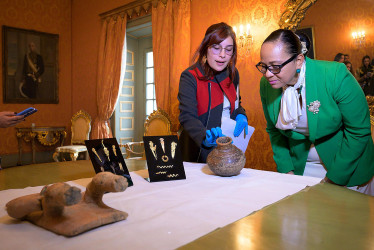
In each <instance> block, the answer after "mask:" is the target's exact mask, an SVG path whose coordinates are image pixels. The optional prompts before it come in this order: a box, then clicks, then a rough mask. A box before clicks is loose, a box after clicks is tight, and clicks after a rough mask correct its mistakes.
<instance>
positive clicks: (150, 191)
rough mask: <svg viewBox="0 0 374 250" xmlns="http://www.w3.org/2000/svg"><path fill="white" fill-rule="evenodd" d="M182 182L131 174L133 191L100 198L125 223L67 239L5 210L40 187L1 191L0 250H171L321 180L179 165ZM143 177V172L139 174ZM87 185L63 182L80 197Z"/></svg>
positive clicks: (201, 165) (257, 171)
mask: <svg viewBox="0 0 374 250" xmlns="http://www.w3.org/2000/svg"><path fill="white" fill-rule="evenodd" d="M184 167H185V171H186V176H187V179H186V180H177V181H166V182H156V183H149V182H147V181H146V180H144V179H143V178H142V177H141V175H142V174H144V172H142V171H137V172H131V177H132V179H133V181H134V186H132V187H129V188H127V189H126V190H125V191H124V192H122V193H108V194H105V195H104V202H105V203H106V204H107V205H109V206H111V207H113V208H116V209H119V210H122V211H125V212H127V213H128V214H129V217H128V218H127V220H124V221H120V222H117V223H114V224H110V225H106V226H103V227H100V228H96V229H93V230H91V231H88V232H85V233H83V234H81V235H78V236H75V237H72V238H67V237H64V236H59V235H56V234H54V233H52V232H49V231H46V230H44V229H42V228H39V227H37V226H35V225H33V224H31V223H29V222H25V221H23V222H21V221H17V220H15V219H12V218H11V217H9V216H8V215H7V213H6V211H5V209H4V207H5V204H6V203H7V202H8V201H10V200H12V199H14V198H17V197H19V196H23V195H26V194H31V193H37V192H40V190H41V188H42V187H28V188H25V189H10V190H4V191H0V207H1V208H0V248H1V249H84V247H85V248H86V249H88V247H89V248H90V249H175V248H177V247H179V246H182V245H184V244H187V243H189V242H191V241H193V240H195V239H197V238H199V237H201V236H203V235H205V234H207V233H209V232H211V231H213V230H215V229H217V228H219V227H223V226H225V225H227V224H229V223H232V222H234V221H236V220H238V219H241V218H243V217H245V216H247V215H249V214H251V213H252V212H254V211H257V210H260V209H261V208H263V207H265V206H267V205H269V204H272V203H274V202H276V201H279V200H281V199H283V198H284V197H286V196H288V195H292V194H294V193H296V192H298V191H300V190H302V189H304V188H305V187H306V186H312V185H315V184H317V183H319V181H320V179H318V178H313V177H303V176H295V175H287V174H279V173H274V172H267V171H259V170H253V169H243V170H242V172H241V174H240V175H238V176H234V177H219V176H215V175H213V174H212V172H210V170H209V168H208V167H207V166H206V165H205V164H193V163H186V162H185V163H184ZM143 171H144V170H143ZM89 181H90V180H89V179H81V180H77V181H73V182H68V183H69V184H71V185H75V186H77V187H79V188H81V189H82V191H84V186H81V185H79V184H84V183H88V182H89Z"/></svg>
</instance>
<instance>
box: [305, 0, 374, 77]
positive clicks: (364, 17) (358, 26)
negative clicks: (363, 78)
mask: <svg viewBox="0 0 374 250" xmlns="http://www.w3.org/2000/svg"><path fill="white" fill-rule="evenodd" d="M332 6H333V7H332ZM373 13H374V3H373V1H369V0H356V1H351V0H318V1H317V2H316V3H315V5H313V6H312V7H311V8H310V9H309V10H308V12H307V14H306V16H305V19H304V20H303V21H302V22H301V27H313V29H314V39H315V48H316V49H315V50H316V58H317V59H320V60H329V61H332V60H334V57H335V55H336V54H337V53H339V52H340V53H344V54H349V55H350V61H351V62H352V64H353V68H354V70H356V69H357V68H358V67H360V66H361V59H362V57H363V56H365V55H369V56H370V57H371V58H373V57H374V15H373ZM361 30H365V32H366V47H363V48H357V47H355V46H354V45H353V43H352V41H353V39H352V32H355V31H361Z"/></svg>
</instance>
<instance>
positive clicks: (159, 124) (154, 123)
mask: <svg viewBox="0 0 374 250" xmlns="http://www.w3.org/2000/svg"><path fill="white" fill-rule="evenodd" d="M172 134H173V133H172V132H171V121H170V117H169V115H168V114H167V113H166V112H165V111H164V110H162V109H157V110H155V111H153V112H152V113H151V114H150V115H149V116H148V118H147V120H146V121H145V123H144V135H145V136H158V135H172Z"/></svg>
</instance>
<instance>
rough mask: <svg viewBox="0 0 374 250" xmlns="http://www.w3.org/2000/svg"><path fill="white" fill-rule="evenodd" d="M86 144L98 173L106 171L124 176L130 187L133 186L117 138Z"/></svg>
mask: <svg viewBox="0 0 374 250" xmlns="http://www.w3.org/2000/svg"><path fill="white" fill-rule="evenodd" d="M85 143H86V147H87V150H88V153H89V156H90V159H91V162H92V165H93V166H94V169H95V172H96V173H100V172H104V171H106V172H112V173H114V174H116V175H122V176H123V177H125V178H126V179H127V182H128V183H129V187H130V186H132V185H133V182H132V179H131V176H130V173H129V170H128V169H127V166H126V163H125V160H124V159H123V156H122V152H121V149H120V148H119V146H118V142H117V139H116V138H106V139H96V140H86V141H85Z"/></svg>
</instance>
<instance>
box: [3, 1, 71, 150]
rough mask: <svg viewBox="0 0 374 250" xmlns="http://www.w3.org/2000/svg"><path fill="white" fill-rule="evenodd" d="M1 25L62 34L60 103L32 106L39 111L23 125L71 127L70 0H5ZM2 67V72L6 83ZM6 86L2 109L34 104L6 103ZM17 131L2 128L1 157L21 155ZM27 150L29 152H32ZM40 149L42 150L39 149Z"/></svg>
mask: <svg viewBox="0 0 374 250" xmlns="http://www.w3.org/2000/svg"><path fill="white" fill-rule="evenodd" d="M0 25H1V26H2V25H6V26H10V27H15V28H22V29H32V30H36V31H41V32H46V33H53V34H58V35H59V45H58V50H59V72H58V75H59V79H58V83H59V100H60V102H59V104H32V106H34V107H36V108H37V109H38V110H39V111H38V112H37V113H36V114H34V115H32V116H30V117H28V118H26V121H25V122H23V123H22V124H20V126H30V125H31V123H35V124H36V126H41V125H45V126H69V124H70V118H71V114H72V100H71V98H70V95H71V92H72V85H73V84H72V79H71V72H72V71H71V1H70V0H53V1H46V0H44V1H42V0H33V1H29V0H24V1H13V0H1V1H0ZM1 30H2V27H1ZM2 54H3V44H2V42H1V56H0V64H1V65H2V63H3V62H2V60H3V56H2ZM2 69H3V68H2V67H1V69H0V74H1V83H3V72H2ZM2 86H3V84H1V88H0V103H1V105H0V110H1V111H5V110H7V111H15V112H19V111H21V110H23V109H25V108H28V107H30V106H31V104H4V103H3V87H2ZM15 131H16V130H15V128H14V127H11V128H6V129H4V128H2V129H0V155H7V154H14V153H17V152H18V144H17V137H16V132H15ZM30 150H31V148H30V147H25V151H30ZM38 150H40V149H39V148H38Z"/></svg>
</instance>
